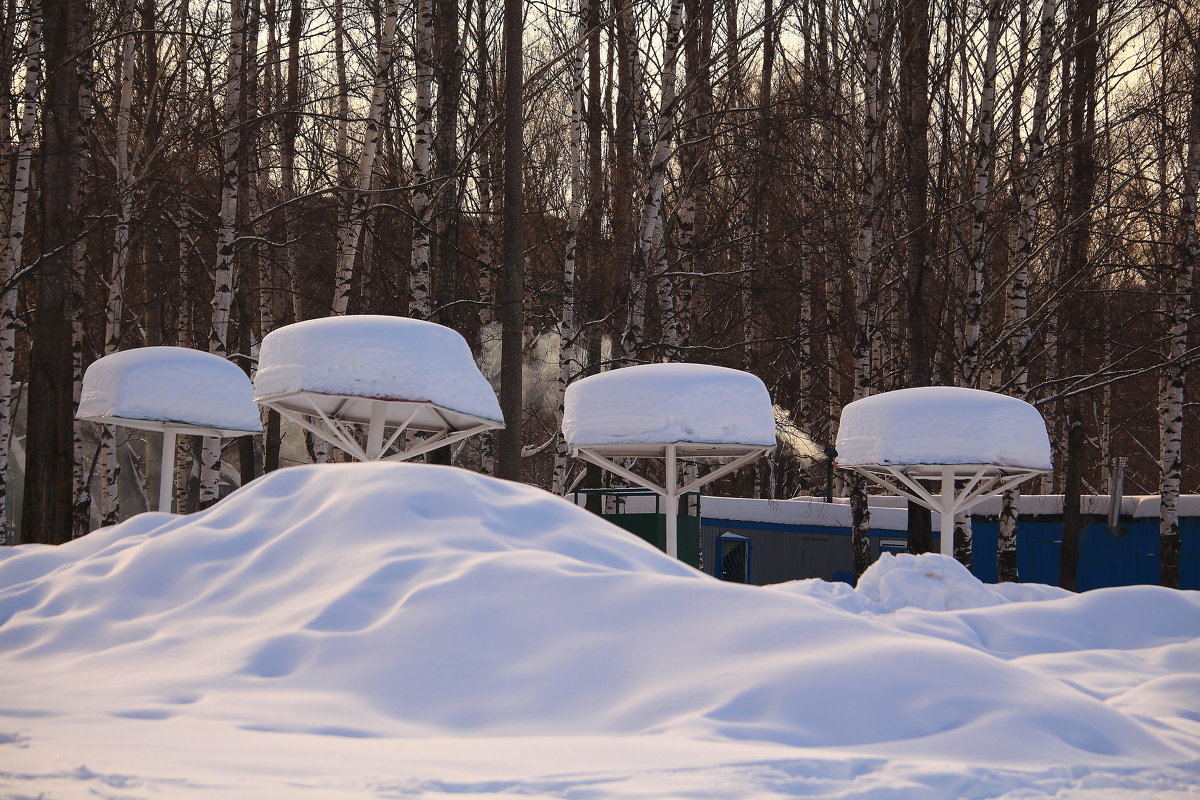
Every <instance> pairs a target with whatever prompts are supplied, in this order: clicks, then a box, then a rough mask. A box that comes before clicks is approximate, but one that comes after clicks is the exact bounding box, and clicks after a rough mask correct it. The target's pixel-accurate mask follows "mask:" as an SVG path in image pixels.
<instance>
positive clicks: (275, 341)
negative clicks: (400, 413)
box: [254, 314, 504, 422]
mask: <svg viewBox="0 0 1200 800" xmlns="http://www.w3.org/2000/svg"><path fill="white" fill-rule="evenodd" d="M299 391H307V392H318V393H322V394H335V395H349V396H353V397H368V398H373V399H377V400H411V401H417V402H430V403H436V404H437V405H439V406H442V407H443V408H448V409H451V410H453V411H459V412H462V413H464V414H470V415H472V416H476V417H480V418H482V419H486V420H492V421H494V422H503V420H504V416H503V414H501V413H500V403H499V401H498V400H497V399H496V393H495V392H494V391H493V390H492V387H491V384H489V383H488V382H487V379H486V378H485V377H483V373H481V372H480V371H479V368H478V367H477V366H476V365H475V358H474V356H472V355H471V348H470V346H469V345H468V344H467V340H466V339H464V338H463V337H462V335H461V334H459V333H458V331H455V330H454V329H452V328H447V327H446V326H445V325H438V324H436V323H433V322H425V321H423V320H419V319H410V318H408V317H389V316H384V315H378V314H352V315H349V316H344V317H324V318H321V319H309V320H304V321H302V322H295V323H292V324H291V325H285V326H283V327H282V328H276V329H275V330H273V331H271V332H270V333H268V334H267V335H266V336H264V337H263V340H262V348H261V350H260V351H259V357H258V372H257V373H255V376H254V392H255V394H256V396H258V397H260V398H271V397H277V396H279V395H286V394H288V393H290V392H299Z"/></svg>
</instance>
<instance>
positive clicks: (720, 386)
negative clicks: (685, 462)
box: [562, 364, 775, 447]
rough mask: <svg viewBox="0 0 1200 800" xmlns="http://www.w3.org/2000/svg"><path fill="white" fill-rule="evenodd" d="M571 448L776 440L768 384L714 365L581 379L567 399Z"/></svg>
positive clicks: (766, 443)
mask: <svg viewBox="0 0 1200 800" xmlns="http://www.w3.org/2000/svg"><path fill="white" fill-rule="evenodd" d="M562 430H563V437H564V438H565V439H566V440H567V444H568V445H570V446H572V447H581V446H584V445H613V444H666V443H672V442H694V443H705V444H744V445H756V446H762V447H773V446H774V445H775V412H774V410H773V408H772V407H771V396H770V394H769V393H768V392H767V387H766V386H765V385H764V384H763V382H762V381H761V380H760V379H759V378H758V377H756V376H754V375H751V374H750V373H749V372H742V371H741V370H736V369H729V368H728V367H716V366H711V365H709V364H640V365H638V366H635V367H623V368H621V369H613V370H609V371H607V372H601V373H599V374H597V375H591V376H589V377H587V378H584V379H582V380H578V381H575V382H574V383H572V384H571V385H570V386H568V387H567V391H566V394H565V396H564V397H563V420H562Z"/></svg>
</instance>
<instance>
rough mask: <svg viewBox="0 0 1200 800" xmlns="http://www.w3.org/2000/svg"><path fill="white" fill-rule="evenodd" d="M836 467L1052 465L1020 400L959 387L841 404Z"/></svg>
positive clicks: (1041, 425)
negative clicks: (877, 465)
mask: <svg viewBox="0 0 1200 800" xmlns="http://www.w3.org/2000/svg"><path fill="white" fill-rule="evenodd" d="M836 447H837V451H838V456H837V464H838V465H839V466H856V465H875V464H881V465H887V464H890V465H908V464H994V465H996V466H1001V467H1017V468H1027V469H1050V467H1051V463H1050V439H1049V437H1048V436H1047V435H1046V422H1045V420H1043V419H1042V415H1041V414H1040V413H1039V412H1038V410H1037V409H1036V408H1034V407H1033V406H1031V405H1030V404H1029V403H1026V402H1025V401H1023V400H1018V399H1017V398H1015V397H1007V396H1005V395H1002V394H997V393H995V392H984V391H980V390H978V389H966V388H962V387H957V386H922V387H918V388H914V389H900V390H897V391H894V392H884V393H882V394H877V395H873V396H871V397H864V398H863V399H861V400H855V401H854V402H853V403H850V404H848V405H847V406H846V407H845V408H843V409H842V419H841V424H840V426H839V428H838V436H837V445H836Z"/></svg>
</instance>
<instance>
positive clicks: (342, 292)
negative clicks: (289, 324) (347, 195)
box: [333, 1, 399, 315]
mask: <svg viewBox="0 0 1200 800" xmlns="http://www.w3.org/2000/svg"><path fill="white" fill-rule="evenodd" d="M398 6H399V3H398V2H394V1H393V2H389V3H388V4H387V5H386V6H385V11H384V20H383V32H382V34H381V36H380V40H379V49H378V51H377V53H376V55H375V72H374V76H373V81H372V85H371V107H370V110H369V111H368V112H367V122H366V130H365V131H364V132H363V144H362V150H361V151H360V153H359V157H358V173H357V180H356V185H355V191H354V192H353V199H352V200H351V202H350V204H349V212H348V214H347V216H346V219H345V220H344V221H343V223H342V225H341V226H340V227H339V230H338V248H337V267H336V269H337V274H336V277H335V284H334V290H333V313H334V314H339V315H340V314H345V313H346V310H347V308H348V307H349V304H350V287H351V284H352V282H353V278H354V260H355V258H356V257H357V256H358V250H359V244H360V242H361V241H362V229H363V224H364V222H365V221H366V218H367V215H368V214H369V213H370V210H371V205H372V203H371V192H370V190H371V176H372V175H373V174H374V172H375V155H376V153H377V152H378V151H379V137H380V125H381V122H382V117H383V106H384V102H385V100H386V99H387V95H386V90H387V76H388V72H389V71H390V70H391V66H392V59H393V50H394V47H395V42H396V17H397V14H398V13H399V8H398Z"/></svg>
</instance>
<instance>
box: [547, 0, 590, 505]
mask: <svg viewBox="0 0 1200 800" xmlns="http://www.w3.org/2000/svg"><path fill="white" fill-rule="evenodd" d="M590 5H591V3H590V0H580V2H579V19H578V20H577V23H576V37H575V42H574V47H573V48H572V50H571V53H570V55H569V56H568V64H569V66H570V69H569V73H570V77H569V79H570V92H571V141H570V145H569V152H570V169H571V187H570V190H571V194H570V200H569V208H568V211H567V248H566V253H565V255H564V257H563V294H562V310H561V311H560V313H559V318H558V387H557V388H558V391H557V397H558V400H557V406H558V408H557V414H556V418H557V420H558V426H557V427H558V430H559V431H561V430H562V418H563V413H564V410H563V399H564V397H565V395H566V391H567V385H568V384H569V383H570V382H571V381H572V380H573V379H574V378H575V376H576V375H577V374H578V372H579V369H580V366H581V365H580V364H579V363H578V361H577V360H576V359H575V358H574V353H575V352H576V349H577V348H576V341H575V340H576V336H577V335H578V332H577V330H576V326H575V272H576V262H577V258H576V257H577V254H578V249H579V222H580V219H581V216H582V213H583V200H584V186H583V50H584V48H585V47H586V46H587V43H588V36H587V21H588V19H590V17H591V9H590ZM568 458H569V453H568V452H567V443H566V440H565V439H564V438H563V436H562V434H561V433H558V434H556V437H555V453H554V476H553V483H552V489H551V490H552V491H553V492H554V493H555V494H559V495H561V494H565V493H566V490H567V469H568Z"/></svg>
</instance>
